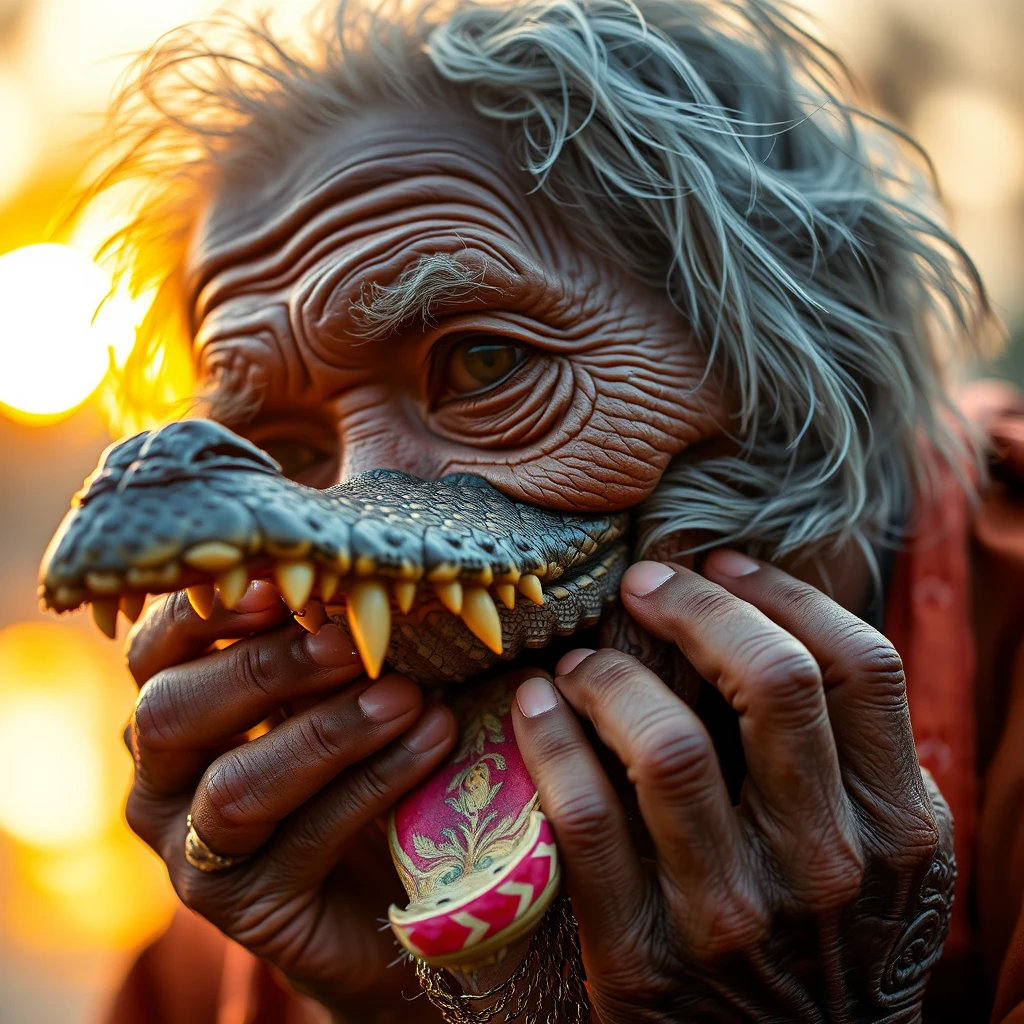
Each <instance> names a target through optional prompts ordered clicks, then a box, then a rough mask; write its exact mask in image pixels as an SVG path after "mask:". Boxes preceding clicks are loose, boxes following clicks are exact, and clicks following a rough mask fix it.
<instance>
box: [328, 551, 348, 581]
mask: <svg viewBox="0 0 1024 1024" xmlns="http://www.w3.org/2000/svg"><path fill="white" fill-rule="evenodd" d="M331 567H332V568H333V569H334V571H335V572H336V573H337V574H338V575H339V576H347V575H348V571H349V569H351V568H352V559H351V558H350V557H349V553H348V552H347V551H344V550H343V551H339V552H338V553H337V554H336V555H335V556H334V560H333V562H332V565H331Z"/></svg>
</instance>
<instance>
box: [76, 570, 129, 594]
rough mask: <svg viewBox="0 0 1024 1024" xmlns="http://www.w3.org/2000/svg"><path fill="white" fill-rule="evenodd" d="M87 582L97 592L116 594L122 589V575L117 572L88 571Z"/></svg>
mask: <svg viewBox="0 0 1024 1024" xmlns="http://www.w3.org/2000/svg"><path fill="white" fill-rule="evenodd" d="M85 582H86V584H87V585H88V587H89V589H90V590H91V591H93V592H94V593H96V594H104V595H106V594H116V593H118V592H119V591H120V589H121V577H120V576H118V574H117V573H116V572H87V573H86V574H85Z"/></svg>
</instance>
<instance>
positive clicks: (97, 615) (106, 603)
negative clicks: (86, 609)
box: [92, 597, 117, 640]
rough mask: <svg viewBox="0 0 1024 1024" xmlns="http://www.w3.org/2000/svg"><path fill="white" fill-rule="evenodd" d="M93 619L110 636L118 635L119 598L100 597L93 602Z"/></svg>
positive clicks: (111, 637) (112, 637) (113, 637)
mask: <svg viewBox="0 0 1024 1024" xmlns="http://www.w3.org/2000/svg"><path fill="white" fill-rule="evenodd" d="M92 620H93V622H95V623H96V625H97V626H99V628H100V629H101V630H102V631H103V632H104V633H106V635H107V636H109V637H110V639H111V640H113V639H115V638H116V636H117V598H116V597H98V598H96V600H95V601H93V603H92Z"/></svg>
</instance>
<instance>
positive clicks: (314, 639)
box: [302, 622, 359, 668]
mask: <svg viewBox="0 0 1024 1024" xmlns="http://www.w3.org/2000/svg"><path fill="white" fill-rule="evenodd" d="M302 642H303V643H304V644H305V645H306V653H307V654H308V655H309V657H310V659H311V660H312V661H315V662H316V663H317V664H318V665H322V666H323V667H324V668H340V667H341V666H342V665H351V664H353V663H354V662H357V661H358V660H359V655H358V654H356V649H355V647H353V646H352V641H351V640H349V638H348V637H347V636H346V635H345V634H344V632H343V631H342V629H341V628H340V627H339V626H336V625H335V624H334V623H333V622H328V623H326V624H325V625H323V626H321V627H320V631H319V632H318V633H306V634H305V635H304V636H303V638H302Z"/></svg>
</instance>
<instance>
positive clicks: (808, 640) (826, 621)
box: [704, 551, 925, 815]
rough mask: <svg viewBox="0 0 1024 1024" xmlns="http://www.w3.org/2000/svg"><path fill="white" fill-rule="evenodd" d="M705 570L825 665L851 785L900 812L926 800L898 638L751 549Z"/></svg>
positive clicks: (712, 561) (711, 561)
mask: <svg viewBox="0 0 1024 1024" xmlns="http://www.w3.org/2000/svg"><path fill="white" fill-rule="evenodd" d="M704 571H705V573H706V574H707V576H708V577H709V578H710V579H713V580H715V581H716V582H717V583H719V584H721V586H723V587H725V588H726V589H727V590H729V591H730V592H731V593H734V594H736V595H737V597H740V598H742V599H743V600H744V601H747V602H749V603H750V604H752V605H754V606H755V607H757V608H759V609H761V611H762V612H764V614H765V615H767V616H768V617H769V618H771V619H772V620H773V621H774V622H777V623H778V624H779V625H780V626H781V627H782V628H783V629H785V630H788V631H789V632H790V633H792V634H793V635H794V636H795V637H797V638H799V639H800V640H801V641H802V643H803V644H804V646H805V647H806V648H807V649H808V650H809V651H810V653H811V655H812V656H813V657H814V659H815V660H816V661H817V663H818V665H819V666H820V667H821V673H822V678H823V681H824V688H825V695H826V701H827V706H828V712H829V716H830V719H831V724H832V732H833V734H834V736H835V742H836V745H837V747H838V750H839V756H840V760H841V762H842V764H843V769H844V773H845V774H846V775H847V786H848V788H850V787H851V783H852V784H853V786H854V788H857V787H862V786H864V787H867V789H868V791H869V793H870V796H871V798H872V802H873V803H874V804H875V805H878V804H879V803H880V804H881V806H891V807H894V808H895V809H898V811H897V813H898V815H902V814H903V813H904V812H905V810H906V808H907V804H908V803H912V804H913V805H914V806H918V805H920V806H923V805H924V801H925V796H924V787H923V784H922V782H921V772H920V769H919V765H918V758H917V753H916V750H915V748H914V735H913V731H912V729H911V725H910V712H909V709H908V707H907V695H906V682H905V679H904V675H903V664H902V662H901V660H900V657H899V655H898V654H897V653H896V650H895V649H894V648H893V646H892V644H890V643H889V641H888V640H887V639H886V638H885V637H884V636H882V635H881V633H879V632H877V631H876V630H874V629H872V628H871V627H870V626H869V625H868V624H867V623H866V622H864V621H863V620H861V619H859V618H858V617H857V616H856V615H854V614H853V613H852V612H850V611H847V610H846V609H845V608H843V607H842V605H840V604H837V603H836V602H835V601H833V600H832V599H831V598H829V597H827V596H826V595H825V594H823V593H821V591H820V590H817V589H815V588H814V587H812V586H810V585H809V584H807V583H802V582H801V581H800V580H796V579H794V578H793V577H792V576H790V575H789V574H788V573H785V572H783V571H782V570H781V569H777V568H775V567H774V566H771V565H767V564H765V563H763V562H757V561H755V560H754V559H751V558H747V556H746V555H741V554H739V553H738V552H735V551H717V552H714V553H713V554H712V555H710V556H709V557H708V559H707V562H706V563H705V567H704ZM851 775H852V779H851V778H850V776H851Z"/></svg>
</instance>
